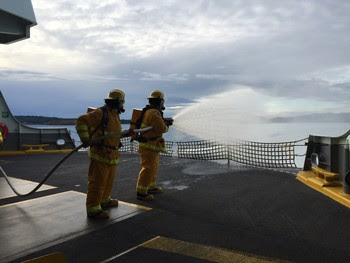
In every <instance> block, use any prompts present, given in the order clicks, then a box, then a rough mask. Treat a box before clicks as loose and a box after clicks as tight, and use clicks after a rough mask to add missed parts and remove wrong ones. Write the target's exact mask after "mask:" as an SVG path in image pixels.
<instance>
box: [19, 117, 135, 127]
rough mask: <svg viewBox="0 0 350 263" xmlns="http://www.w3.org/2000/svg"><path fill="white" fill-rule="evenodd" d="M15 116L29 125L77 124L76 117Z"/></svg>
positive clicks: (125, 122) (127, 122)
mask: <svg viewBox="0 0 350 263" xmlns="http://www.w3.org/2000/svg"><path fill="white" fill-rule="evenodd" d="M15 118H16V119H17V120H18V121H19V122H20V123H22V124H28V125H75V124H76V121H77V119H76V118H58V117H46V116H25V115H18V116H15ZM120 122H121V123H122V124H129V123H130V120H120Z"/></svg>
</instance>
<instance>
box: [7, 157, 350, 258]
mask: <svg viewBox="0 0 350 263" xmlns="http://www.w3.org/2000/svg"><path fill="white" fill-rule="evenodd" d="M63 157H64V154H52V155H22V156H1V157H0V165H1V166H2V168H3V169H4V170H5V171H6V173H7V174H8V176H10V177H11V180H13V182H14V183H16V186H17V187H18V189H19V190H20V191H22V192H26V191H28V189H31V188H32V187H33V182H34V183H36V182H40V181H41V180H42V179H43V177H44V176H45V175H46V174H47V172H49V171H50V169H51V168H52V167H53V166H54V165H55V164H56V163H57V162H58V161H59V160H60V159H61V158H63ZM88 164H89V159H88V157H87V155H86V153H77V154H75V155H73V156H72V157H71V158H70V159H68V160H67V161H66V162H65V163H64V164H63V165H62V166H61V167H60V168H59V169H58V170H57V171H56V173H55V174H54V175H53V176H52V177H51V178H49V179H48V181H47V182H46V184H45V187H44V188H43V189H42V190H41V191H38V192H36V193H35V194H33V195H31V196H29V197H25V198H22V197H16V196H14V194H12V193H11V191H9V187H8V186H7V185H6V182H5V181H4V180H0V189H1V191H0V193H1V194H0V226H1V231H0V240H1V246H0V262H22V261H24V260H28V259H33V258H36V257H40V256H43V255H47V254H50V253H52V252H61V253H63V254H64V256H65V257H66V258H67V262H141V261H142V262H268V261H276V262H280V261H292V262H349V259H350V250H349V240H350V228H349V218H350V210H349V209H348V208H347V207H345V206H342V205H341V204H339V203H337V202H335V201H333V200H332V199H330V198H328V197H326V196H324V195H321V194H319V193H318V192H316V191H314V190H312V189H311V188H309V187H307V186H306V185H304V184H302V183H300V182H299V181H298V180H296V179H295V176H296V172H297V171H290V170H289V171H287V172H283V171H273V170H267V169H258V168H252V167H248V166H243V165H237V164H231V165H230V166H228V165H224V164H218V163H214V162H205V161H196V160H184V159H178V158H174V157H172V158H170V157H161V161H160V166H159V177H158V182H159V185H160V186H162V187H163V188H164V190H165V192H164V193H163V194H159V195H157V196H156V200H155V201H153V202H143V201H140V200H137V199H136V194H135V185H136V180H137V175H138V171H139V169H140V165H139V156H138V155H137V154H122V156H121V162H120V164H119V167H118V173H117V177H116V181H115V185H114V189H113V194H112V197H117V198H118V199H120V200H121V201H122V202H121V204H120V206H119V207H118V208H114V209H112V210H111V218H110V219H108V220H104V221H96V220H91V219H87V218H86V214H85V191H86V185H87V171H88ZM0 179H4V178H2V177H0ZM34 185H35V184H34Z"/></svg>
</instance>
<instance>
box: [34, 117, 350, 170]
mask: <svg viewBox="0 0 350 263" xmlns="http://www.w3.org/2000/svg"><path fill="white" fill-rule="evenodd" d="M30 126H31V127H35V128H67V129H68V130H69V131H70V133H71V137H72V139H74V140H75V141H76V142H77V145H78V142H79V141H80V139H79V136H78V134H77V133H76V131H75V126H74V125H67V126H53V125H30ZM122 126H123V129H128V128H129V125H128V124H123V125H122ZM249 128H250V129H252V131H251V134H252V137H251V139H249V140H250V141H258V142H286V141H297V140H301V139H304V138H307V137H308V136H309V135H320V136H331V137H337V136H341V135H343V134H344V133H345V132H347V131H348V130H350V123H268V124H255V125H254V124H251V125H249ZM203 129H205V125H203ZM245 132H246V129H245ZM235 134H237V131H235ZM238 134H239V131H238ZM164 138H165V140H167V141H175V142H178V141H192V140H199V139H200V138H197V137H196V136H195V135H189V134H186V133H184V132H182V131H179V130H177V129H175V128H173V127H170V130H169V132H167V133H165V134H164ZM300 145H302V143H301V144H300ZM305 152H306V146H300V147H297V148H296V153H297V154H300V155H302V154H305ZM296 161H297V165H298V167H302V165H303V162H304V157H298V158H297V160H296Z"/></svg>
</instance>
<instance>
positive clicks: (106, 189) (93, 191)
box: [86, 159, 117, 214]
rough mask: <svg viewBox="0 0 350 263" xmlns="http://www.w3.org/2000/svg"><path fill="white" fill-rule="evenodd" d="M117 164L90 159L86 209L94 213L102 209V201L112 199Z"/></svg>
mask: <svg viewBox="0 0 350 263" xmlns="http://www.w3.org/2000/svg"><path fill="white" fill-rule="evenodd" d="M116 170H117V166H116V165H109V164H105V163H101V162H99V161H96V160H93V159H90V166H89V179H88V190H87V195H86V211H87V213H88V214H94V213H96V212H98V211H101V210H102V208H101V203H103V202H106V201H108V200H109V199H110V194H111V191H112V187H113V182H114V178H115V173H116Z"/></svg>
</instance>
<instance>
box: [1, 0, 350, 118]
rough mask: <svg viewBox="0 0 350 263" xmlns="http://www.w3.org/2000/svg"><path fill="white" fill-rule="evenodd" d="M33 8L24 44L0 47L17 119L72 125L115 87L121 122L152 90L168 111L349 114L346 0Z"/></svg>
mask: <svg viewBox="0 0 350 263" xmlns="http://www.w3.org/2000/svg"><path fill="white" fill-rule="evenodd" d="M32 4H33V8H34V12H35V15H36V19H37V22H38V25H37V26H35V27H32V28H31V37H30V38H29V39H27V40H24V41H19V42H16V43H13V44H10V45H1V46H0V90H1V91H2V93H3V95H4V96H5V99H6V100H7V103H8V105H9V107H10V109H11V111H12V113H13V114H15V115H42V116H56V117H73V118H74V117H77V116H79V115H81V114H84V113H85V112H86V109H87V107H88V106H94V107H98V106H102V105H103V99H104V97H106V95H107V94H108V92H109V90H111V89H114V88H117V89H121V90H123V91H124V92H125V94H126V112H125V113H124V115H122V118H129V117H130V116H131V111H132V108H142V107H144V106H145V104H146V103H147V99H146V98H147V97H148V96H149V94H150V92H151V91H152V90H154V89H160V90H162V91H163V92H164V93H165V96H166V107H167V110H166V115H168V116H173V115H175V114H176V113H177V112H178V111H181V109H184V108H186V107H188V106H189V105H192V104H193V103H205V101H206V100H208V99H210V98H217V97H220V96H225V94H226V96H235V94H237V92H238V93H239V92H243V93H244V94H248V95H245V96H237V97H239V98H242V100H243V101H240V103H242V104H244V105H252V106H253V105H254V104H259V105H260V106H259V107H257V108H259V109H260V110H261V111H262V112H263V113H264V114H266V115H269V116H285V115H293V114H298V115H299V114H300V113H310V112H317V113H322V112H334V113H337V112H349V109H350V107H349V106H350V52H349V47H350V34H349V33H350V16H349V13H350V1H347V0H307V1H298V0H283V1H280V0H265V1H253V0H206V1H205V0H195V1H188V0H164V1H158V0H130V1H128V0H103V1H95V0H75V1H71V0H57V1H47V0H32ZM236 101H237V100H235V99H234V98H232V102H233V103H235V102H236ZM245 102H246V103H245ZM218 103H219V102H218ZM210 105H211V107H215V105H212V104H210Z"/></svg>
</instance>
